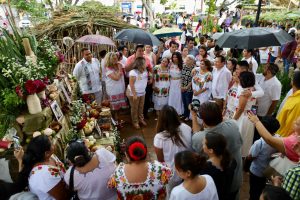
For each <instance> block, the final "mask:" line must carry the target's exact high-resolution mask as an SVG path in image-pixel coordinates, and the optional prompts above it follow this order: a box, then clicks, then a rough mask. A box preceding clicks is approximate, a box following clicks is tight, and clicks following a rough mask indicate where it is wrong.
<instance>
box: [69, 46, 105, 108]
mask: <svg viewBox="0 0 300 200" xmlns="http://www.w3.org/2000/svg"><path fill="white" fill-rule="evenodd" d="M81 55H82V57H83V58H82V60H80V61H79V62H78V63H77V64H76V65H75V68H74V71H73V75H74V76H75V77H76V79H77V81H78V82H79V87H80V90H81V92H82V94H89V95H91V96H93V97H94V98H95V100H96V102H97V103H98V104H101V100H102V86H101V80H100V63H99V60H98V59H96V58H93V55H92V53H91V51H90V50H89V49H87V48H82V49H81Z"/></svg>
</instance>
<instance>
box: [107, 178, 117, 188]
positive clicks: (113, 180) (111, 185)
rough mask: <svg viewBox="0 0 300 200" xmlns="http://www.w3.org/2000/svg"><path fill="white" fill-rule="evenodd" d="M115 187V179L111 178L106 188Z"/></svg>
mask: <svg viewBox="0 0 300 200" xmlns="http://www.w3.org/2000/svg"><path fill="white" fill-rule="evenodd" d="M116 186H117V182H116V179H115V178H111V179H110V180H109V182H108V187H111V188H115V187H116Z"/></svg>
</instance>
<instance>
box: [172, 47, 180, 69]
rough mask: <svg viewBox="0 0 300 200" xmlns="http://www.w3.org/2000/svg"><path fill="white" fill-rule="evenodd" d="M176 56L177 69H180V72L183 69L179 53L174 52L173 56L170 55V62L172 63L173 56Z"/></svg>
mask: <svg viewBox="0 0 300 200" xmlns="http://www.w3.org/2000/svg"><path fill="white" fill-rule="evenodd" d="M174 55H175V56H176V57H177V59H178V68H179V69H180V70H182V68H183V60H182V56H181V53H180V52H177V51H176V52H174V53H173V54H172V58H171V60H172V62H173V56H174Z"/></svg>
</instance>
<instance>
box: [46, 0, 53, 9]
mask: <svg viewBox="0 0 300 200" xmlns="http://www.w3.org/2000/svg"><path fill="white" fill-rule="evenodd" d="M47 3H48V4H49V6H50V8H51V11H54V7H53V4H52V1H51V0H47Z"/></svg>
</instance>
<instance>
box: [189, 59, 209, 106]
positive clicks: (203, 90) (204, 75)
mask: <svg viewBox="0 0 300 200" xmlns="http://www.w3.org/2000/svg"><path fill="white" fill-rule="evenodd" d="M211 71H212V67H211V62H210V61H209V60H207V59H204V60H202V61H200V67H195V68H194V69H193V71H192V76H193V80H192V88H193V99H198V100H199V101H200V103H201V104H202V103H204V102H206V101H208V100H209V98H210V96H211V86H212V74H211Z"/></svg>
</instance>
